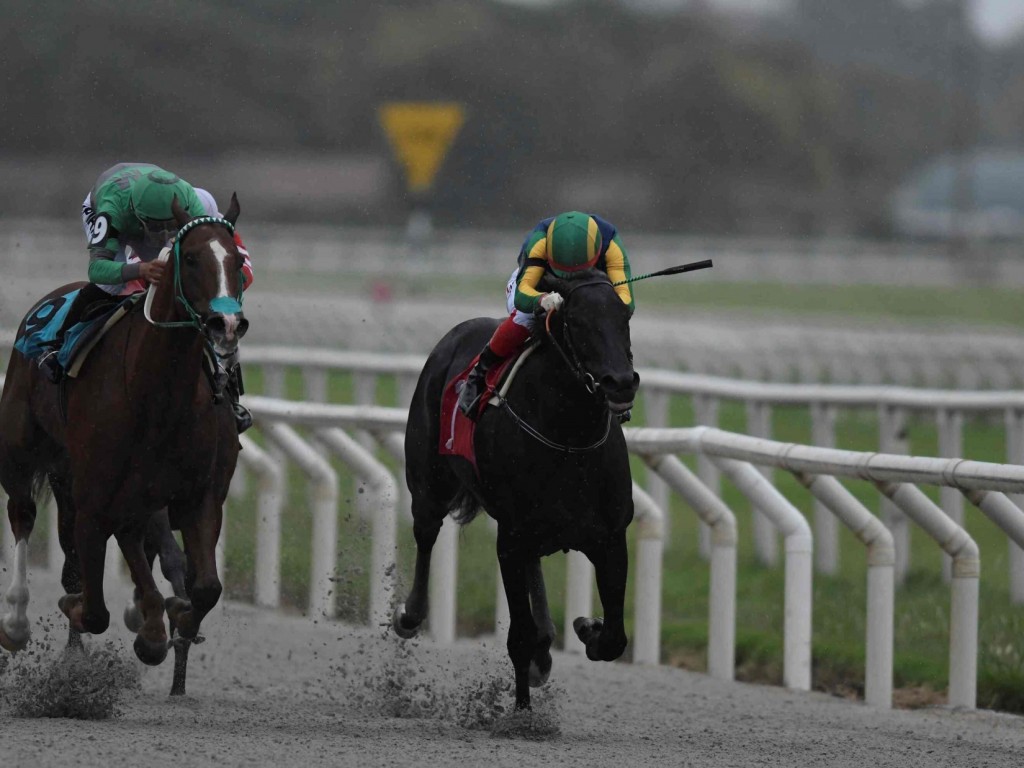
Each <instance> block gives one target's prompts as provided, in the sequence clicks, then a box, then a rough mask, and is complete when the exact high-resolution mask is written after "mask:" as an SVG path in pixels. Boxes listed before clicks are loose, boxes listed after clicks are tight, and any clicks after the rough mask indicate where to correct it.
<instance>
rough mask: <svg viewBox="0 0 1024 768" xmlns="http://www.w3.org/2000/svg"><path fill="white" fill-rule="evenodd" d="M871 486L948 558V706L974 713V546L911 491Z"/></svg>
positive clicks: (889, 484)
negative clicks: (950, 572)
mask: <svg viewBox="0 0 1024 768" xmlns="http://www.w3.org/2000/svg"><path fill="white" fill-rule="evenodd" d="M875 485H877V486H878V488H879V490H881V491H882V493H884V494H885V495H886V496H888V497H889V498H890V499H892V500H893V502H894V503H895V504H897V505H898V506H899V507H900V508H901V509H902V510H903V511H904V512H905V513H906V514H907V515H909V516H910V517H912V518H913V519H914V520H915V521H916V522H917V524H918V525H920V526H921V527H922V528H923V529H924V530H925V531H926V532H927V533H928V535H929V536H931V537H932V538H933V539H935V541H936V542H938V544H939V546H941V547H942V548H943V549H944V550H945V551H946V552H948V553H949V554H950V555H952V557H953V588H952V592H953V595H952V601H951V606H950V616H949V703H950V705H951V706H954V707H964V708H966V709H974V708H975V706H976V699H977V689H978V576H979V574H980V572H981V560H980V558H979V555H978V545H977V544H975V543H974V539H972V538H971V537H970V536H969V535H968V534H967V531H965V530H964V529H963V528H962V527H960V526H959V525H957V524H956V523H954V522H953V521H952V520H950V519H949V518H948V517H946V514H945V513H944V512H943V511H942V510H941V509H939V508H938V507H937V506H936V505H935V504H934V503H933V502H932V501H931V500H930V499H929V498H928V497H927V496H925V495H924V493H923V492H922V491H921V490H920V489H919V488H917V487H916V486H914V485H909V484H905V483H893V482H887V481H881V482H876V483H875ZM897 554H898V553H897Z"/></svg>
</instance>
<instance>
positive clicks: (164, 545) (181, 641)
mask: <svg viewBox="0 0 1024 768" xmlns="http://www.w3.org/2000/svg"><path fill="white" fill-rule="evenodd" d="M146 546H147V553H148V552H149V548H153V549H154V550H155V551H156V553H157V554H159V556H160V570H161V571H162V572H163V574H164V578H165V579H167V581H168V582H169V583H170V585H171V589H172V590H174V598H172V599H171V600H170V601H169V602H171V604H172V606H179V605H184V606H185V607H187V604H188V590H187V589H186V587H185V577H186V569H187V563H186V559H185V553H184V552H182V551H181V547H179V546H178V542H177V540H176V539H175V538H174V532H173V531H172V530H171V522H170V520H169V519H168V516H167V510H166V509H162V510H160V511H159V512H157V513H156V514H155V515H153V517H152V518H151V519H150V521H149V528H148V530H147V531H146ZM192 578H193V579H194V578H195V574H192ZM179 601H181V602H180V603H179ZM168 618H170V619H171V627H170V629H171V645H172V646H174V677H173V680H172V681H171V696H184V695H185V681H186V679H187V677H188V649H189V648H190V647H191V646H192V641H191V640H186V639H185V638H184V637H181V636H180V635H177V626H176V625H175V623H174V619H173V616H172V615H171V613H170V612H168ZM200 639H201V638H197V642H198V641H199V640H200Z"/></svg>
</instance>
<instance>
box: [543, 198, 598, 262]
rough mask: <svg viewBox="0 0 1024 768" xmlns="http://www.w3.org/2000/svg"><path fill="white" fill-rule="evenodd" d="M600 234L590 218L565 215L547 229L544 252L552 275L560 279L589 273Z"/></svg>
mask: <svg viewBox="0 0 1024 768" xmlns="http://www.w3.org/2000/svg"><path fill="white" fill-rule="evenodd" d="M601 246H602V242H601V230H600V229H598V226H597V221H596V220H595V219H594V217H593V216H590V215H588V214H586V213H580V212H579V211H569V212H568V213H563V214H560V215H558V216H555V218H554V219H552V220H551V223H550V224H549V225H548V232H547V250H548V261H549V262H550V263H551V269H552V271H553V272H554V273H555V274H556V275H557V276H558V277H561V278H567V277H571V276H572V273H574V272H579V271H580V270H584V269H589V268H590V267H592V266H594V264H596V263H597V259H598V257H599V256H600V255H601Z"/></svg>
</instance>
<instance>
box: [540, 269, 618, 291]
mask: <svg viewBox="0 0 1024 768" xmlns="http://www.w3.org/2000/svg"><path fill="white" fill-rule="evenodd" d="M568 275H569V276H568V277H557V276H556V275H554V274H553V273H551V272H545V273H544V276H543V277H541V279H540V282H539V283H538V284H537V289H538V290H540V291H543V292H547V291H558V292H559V293H562V294H564V293H567V292H568V291H569V290H570V289H571V287H572V286H573V285H574V284H576V283H580V284H582V283H589V282H605V283H611V278H609V277H608V275H607V274H606V273H605V272H602V271H601V270H600V269H598V268H597V267H590V268H589V269H581V270H580V271H579V272H569V273H568Z"/></svg>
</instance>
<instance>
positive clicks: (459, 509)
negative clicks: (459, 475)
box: [448, 485, 480, 525]
mask: <svg viewBox="0 0 1024 768" xmlns="http://www.w3.org/2000/svg"><path fill="white" fill-rule="evenodd" d="M448 511H449V512H450V513H451V515H452V519H453V520H454V521H455V522H456V523H458V524H459V525H468V524H469V523H471V522H473V519H474V518H475V517H476V516H477V515H478V514H480V502H479V501H477V499H476V496H474V495H473V493H472V492H471V491H470V490H469V488H467V487H466V486H464V485H463V486H460V487H459V490H457V491H456V492H455V495H454V496H452V499H451V501H449V502H448Z"/></svg>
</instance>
